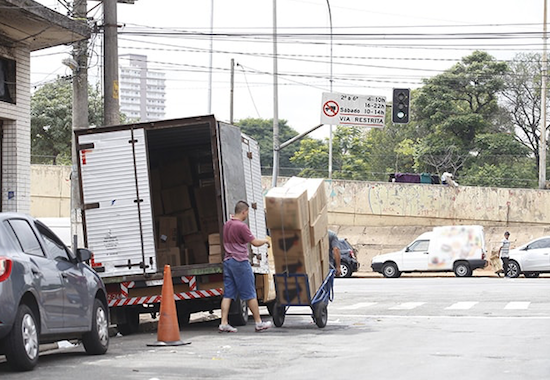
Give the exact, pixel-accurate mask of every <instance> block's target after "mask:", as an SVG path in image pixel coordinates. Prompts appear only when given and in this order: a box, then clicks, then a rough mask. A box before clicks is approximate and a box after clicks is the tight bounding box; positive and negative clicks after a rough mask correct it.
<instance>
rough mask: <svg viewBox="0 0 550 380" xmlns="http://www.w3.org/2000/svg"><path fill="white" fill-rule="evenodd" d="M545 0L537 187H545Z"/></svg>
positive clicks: (546, 73) (546, 65)
mask: <svg viewBox="0 0 550 380" xmlns="http://www.w3.org/2000/svg"><path fill="white" fill-rule="evenodd" d="M546 29H547V28H546V0H544V22H543V36H542V39H543V50H542V86H541V87H542V89H541V96H540V97H541V99H540V108H541V110H540V113H541V121H540V143H539V189H544V188H546V96H547V95H546V77H547V76H548V57H547V54H546V44H547V41H548V38H547V36H546Z"/></svg>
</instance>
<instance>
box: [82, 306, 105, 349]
mask: <svg viewBox="0 0 550 380" xmlns="http://www.w3.org/2000/svg"><path fill="white" fill-rule="evenodd" d="M82 344H83V345H84V349H85V350H86V352H87V353H88V354H90V355H103V354H104V353H106V352H107V349H108V348H109V323H108V319H107V309H106V308H105V305H103V302H101V301H100V300H98V299H97V298H96V299H95V300H94V310H93V312H92V330H91V331H89V332H87V333H86V334H84V335H83V336H82Z"/></svg>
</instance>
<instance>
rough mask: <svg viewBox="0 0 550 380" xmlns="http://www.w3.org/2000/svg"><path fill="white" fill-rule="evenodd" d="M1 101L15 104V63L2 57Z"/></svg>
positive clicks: (0, 59)
mask: <svg viewBox="0 0 550 380" xmlns="http://www.w3.org/2000/svg"><path fill="white" fill-rule="evenodd" d="M0 101H3V102H7V103H13V104H15V61H14V60H11V59H7V58H2V57H0Z"/></svg>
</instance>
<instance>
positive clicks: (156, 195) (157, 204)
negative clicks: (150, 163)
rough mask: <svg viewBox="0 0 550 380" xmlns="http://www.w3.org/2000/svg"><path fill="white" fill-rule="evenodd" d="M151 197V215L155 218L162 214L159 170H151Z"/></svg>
mask: <svg viewBox="0 0 550 380" xmlns="http://www.w3.org/2000/svg"><path fill="white" fill-rule="evenodd" d="M151 197H152V202H153V214H154V215H155V216H159V215H163V214H164V207H163V206H162V185H161V182H160V170H159V169H156V168H154V169H151Z"/></svg>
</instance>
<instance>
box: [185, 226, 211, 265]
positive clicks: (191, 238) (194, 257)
mask: <svg viewBox="0 0 550 380" xmlns="http://www.w3.org/2000/svg"><path fill="white" fill-rule="evenodd" d="M183 242H184V244H185V248H186V249H187V250H188V254H189V260H190V261H191V262H192V263H193V264H206V263H208V247H207V243H206V240H205V239H204V236H203V235H202V233H196V234H191V235H185V236H184V237H183Z"/></svg>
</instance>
